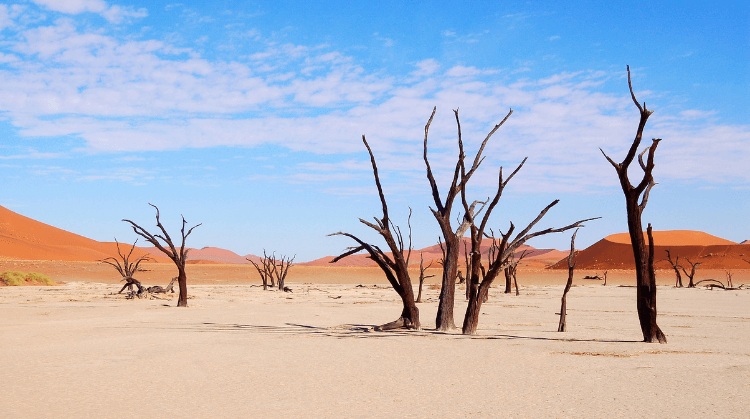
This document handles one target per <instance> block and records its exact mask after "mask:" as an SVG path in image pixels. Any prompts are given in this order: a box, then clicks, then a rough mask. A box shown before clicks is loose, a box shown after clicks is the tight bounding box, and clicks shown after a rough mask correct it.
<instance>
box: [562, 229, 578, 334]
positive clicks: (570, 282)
mask: <svg viewBox="0 0 750 419" xmlns="http://www.w3.org/2000/svg"><path fill="white" fill-rule="evenodd" d="M576 234H578V229H576V231H575V232H574V233H573V237H571V238H570V254H569V255H568V282H566V283H565V290H564V291H563V295H562V301H561V303H560V323H559V324H558V325H557V331H558V332H564V331H565V326H566V324H565V317H566V315H567V310H568V291H570V287H571V286H573V271H574V270H575V269H576V263H578V262H573V258H574V257H575V254H576Z"/></svg>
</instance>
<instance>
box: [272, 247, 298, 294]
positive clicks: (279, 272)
mask: <svg viewBox="0 0 750 419" xmlns="http://www.w3.org/2000/svg"><path fill="white" fill-rule="evenodd" d="M296 257H297V255H294V256H292V257H291V258H290V257H289V256H284V255H281V258H280V259H278V260H275V258H274V261H273V267H274V269H273V273H274V276H275V277H276V284H278V287H279V291H287V290H288V288H287V287H286V286H284V281H285V280H286V275H287V273H289V268H291V267H292V263H293V262H294V259H295V258H296Z"/></svg>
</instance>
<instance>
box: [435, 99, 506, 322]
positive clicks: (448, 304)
mask: <svg viewBox="0 0 750 419" xmlns="http://www.w3.org/2000/svg"><path fill="white" fill-rule="evenodd" d="M435 111H436V108H433V109H432V114H431V115H430V119H429V120H428V121H427V124H426V125H425V127H424V162H425V166H426V167H427V180H428V181H429V182H430V188H431V190H432V198H433V200H434V202H435V208H432V207H430V210H431V211H432V214H433V215H434V216H435V219H436V220H437V222H438V225H440V230H441V232H442V234H443V238H444V239H445V253H446V257H445V260H444V264H443V279H442V287H441V289H440V302H439V304H438V310H437V316H436V319H435V325H436V327H437V329H438V330H442V331H445V330H450V329H455V328H456V325H455V319H454V316H453V306H454V300H455V291H456V276H457V274H456V272H457V270H458V258H459V255H460V251H461V248H460V241H461V237H463V235H464V233H466V229H468V228H469V225H470V224H471V222H470V219H471V218H473V215H472V214H469V213H468V212H467V213H466V214H464V219H463V221H462V223H461V225H459V227H458V228H457V229H456V230H454V229H453V226H452V225H451V211H452V210H453V202H454V200H455V199H456V197H457V196H458V194H459V192H461V191H462V190H463V189H464V188H465V187H466V184H467V183H468V182H469V179H471V177H472V175H473V174H474V172H476V170H477V169H478V168H479V165H480V164H481V162H482V160H483V158H482V153H483V151H484V147H485V146H486V144H487V141H489V139H490V137H492V135H493V134H494V133H495V131H497V130H498V128H500V126H502V125H503V124H504V123H505V121H506V120H507V119H508V117H510V115H511V114H512V113H513V111H512V110H511V111H510V112H508V115H507V116H506V117H505V118H504V119H503V120H502V121H501V122H500V123H499V124H497V125H495V127H494V128H493V129H492V130H491V131H490V133H489V134H487V137H486V138H485V139H484V141H483V142H482V145H481V146H480V147H479V150H478V151H477V154H476V156H475V157H474V162H473V163H472V165H471V167H470V168H469V170H468V171H466V170H465V166H464V160H465V158H466V155H465V154H464V145H463V142H462V140H461V122H460V120H459V118H458V110H454V111H453V113H454V114H455V117H456V125H457V126H458V161H457V162H456V167H455V170H454V172H453V180H452V181H451V185H450V187H449V188H448V192H447V194H446V197H445V201H444V202H443V201H442V200H441V198H440V191H439V189H438V186H437V183H436V182H435V177H434V176H433V174H432V169H431V168H430V162H429V160H428V159H427V134H428V132H429V129H430V124H431V123H432V119H433V118H434V116H435ZM477 203H478V202H474V203H472V204H471V205H470V206H468V208H469V209H466V208H464V209H465V210H466V211H473V210H474V206H475V205H476V204H477ZM468 280H469V279H468V278H467V281H468Z"/></svg>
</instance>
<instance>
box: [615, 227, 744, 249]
mask: <svg viewBox="0 0 750 419" xmlns="http://www.w3.org/2000/svg"><path fill="white" fill-rule="evenodd" d="M653 235H654V242H655V243H656V245H657V246H714V245H733V244H737V243H735V242H733V241H729V240H725V239H722V238H721V237H716V236H712V235H710V234H708V233H704V232H702V231H693V230H668V231H654V232H653ZM643 237H645V238H646V243H648V236H647V235H646V232H645V231H644V232H643ZM604 240H607V241H610V242H612V243H618V244H628V245H629V244H630V234H628V233H618V234H612V235H610V236H607V237H605V238H604Z"/></svg>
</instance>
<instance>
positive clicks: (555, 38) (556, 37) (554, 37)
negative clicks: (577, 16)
mask: <svg viewBox="0 0 750 419" xmlns="http://www.w3.org/2000/svg"><path fill="white" fill-rule="evenodd" d="M558 39H560V35H553V36H550V37H549V40H550V41H557V40H558Z"/></svg>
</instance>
